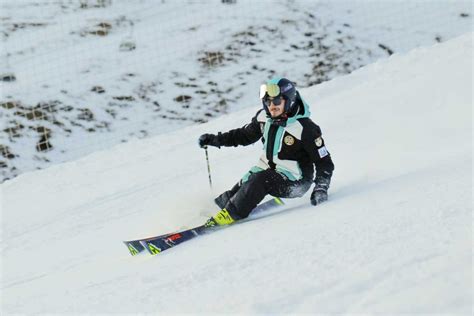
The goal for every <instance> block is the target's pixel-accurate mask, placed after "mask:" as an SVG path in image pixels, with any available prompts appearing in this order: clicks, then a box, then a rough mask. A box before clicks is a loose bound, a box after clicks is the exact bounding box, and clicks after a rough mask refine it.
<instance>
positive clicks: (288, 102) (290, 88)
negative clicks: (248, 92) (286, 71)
mask: <svg viewBox="0 0 474 316" xmlns="http://www.w3.org/2000/svg"><path fill="white" fill-rule="evenodd" d="M269 97H271V98H274V99H276V100H278V97H282V98H284V99H285V108H284V110H283V113H286V114H287V115H289V116H292V115H294V114H295V113H294V112H295V111H294V110H295V109H294V107H295V104H296V102H295V101H296V87H295V85H294V83H293V82H291V81H290V80H288V79H286V78H275V79H271V80H269V81H268V82H267V83H266V84H263V85H262V86H261V87H260V99H261V100H262V104H263V108H264V109H265V112H266V113H267V115H270V111H269V110H268V106H269V105H270V103H269V99H268V98H269Z"/></svg>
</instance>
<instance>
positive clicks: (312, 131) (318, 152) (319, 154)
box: [302, 121, 334, 189]
mask: <svg viewBox="0 0 474 316" xmlns="http://www.w3.org/2000/svg"><path fill="white" fill-rule="evenodd" d="M302 142H303V146H304V149H305V151H306V152H307V153H308V155H309V157H310V159H311V161H312V162H313V163H314V165H315V167H316V176H315V178H314V182H315V183H316V185H317V186H318V185H322V186H324V187H325V188H326V189H327V188H329V184H330V182H331V177H332V173H333V171H334V163H333V162H332V159H331V155H330V154H329V152H328V150H327V148H326V144H325V143H324V139H323V138H322V133H321V128H320V127H319V126H318V125H316V124H315V123H314V122H312V121H308V122H306V124H305V126H304V129H303V135H302Z"/></svg>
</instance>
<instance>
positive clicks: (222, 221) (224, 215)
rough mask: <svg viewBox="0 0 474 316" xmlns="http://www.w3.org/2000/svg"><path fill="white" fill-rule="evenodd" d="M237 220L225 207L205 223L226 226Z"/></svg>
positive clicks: (208, 225) (209, 225)
mask: <svg viewBox="0 0 474 316" xmlns="http://www.w3.org/2000/svg"><path fill="white" fill-rule="evenodd" d="M234 222H235V220H234V219H233V218H232V216H230V214H229V212H228V211H227V210H226V209H225V208H223V209H222V210H220V211H219V212H217V214H216V215H214V216H212V217H211V218H209V219H208V220H207V222H206V223H205V224H204V226H205V227H214V226H225V225H230V224H232V223H234Z"/></svg>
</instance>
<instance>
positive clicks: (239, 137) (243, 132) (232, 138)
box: [217, 111, 262, 147]
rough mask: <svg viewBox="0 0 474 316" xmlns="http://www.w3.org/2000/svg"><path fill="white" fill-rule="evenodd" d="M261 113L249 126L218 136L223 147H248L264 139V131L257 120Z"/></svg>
mask: <svg viewBox="0 0 474 316" xmlns="http://www.w3.org/2000/svg"><path fill="white" fill-rule="evenodd" d="M260 112H261V111H259V112H257V114H256V115H255V116H254V117H253V118H252V121H251V122H250V123H249V124H246V125H245V126H243V127H241V128H237V129H233V130H230V131H228V132H226V133H220V132H219V134H218V135H217V139H218V141H219V144H220V145H221V146H226V147H230V146H238V145H242V146H247V145H250V144H253V143H255V142H256V141H258V140H259V139H260V138H261V137H262V130H261V128H260V123H259V122H258V120H257V116H258V115H259V113H260Z"/></svg>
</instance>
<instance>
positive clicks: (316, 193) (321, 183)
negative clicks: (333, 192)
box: [311, 171, 332, 205]
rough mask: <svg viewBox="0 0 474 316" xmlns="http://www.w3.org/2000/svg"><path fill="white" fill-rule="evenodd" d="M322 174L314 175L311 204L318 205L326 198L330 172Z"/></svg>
mask: <svg viewBox="0 0 474 316" xmlns="http://www.w3.org/2000/svg"><path fill="white" fill-rule="evenodd" d="M323 173H324V176H321V175H320V176H316V180H315V181H314V182H315V184H316V185H315V186H314V189H313V193H311V204H313V205H318V204H321V203H323V202H325V201H327V200H328V189H329V185H330V184H331V176H332V172H327V171H325V172H323Z"/></svg>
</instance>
